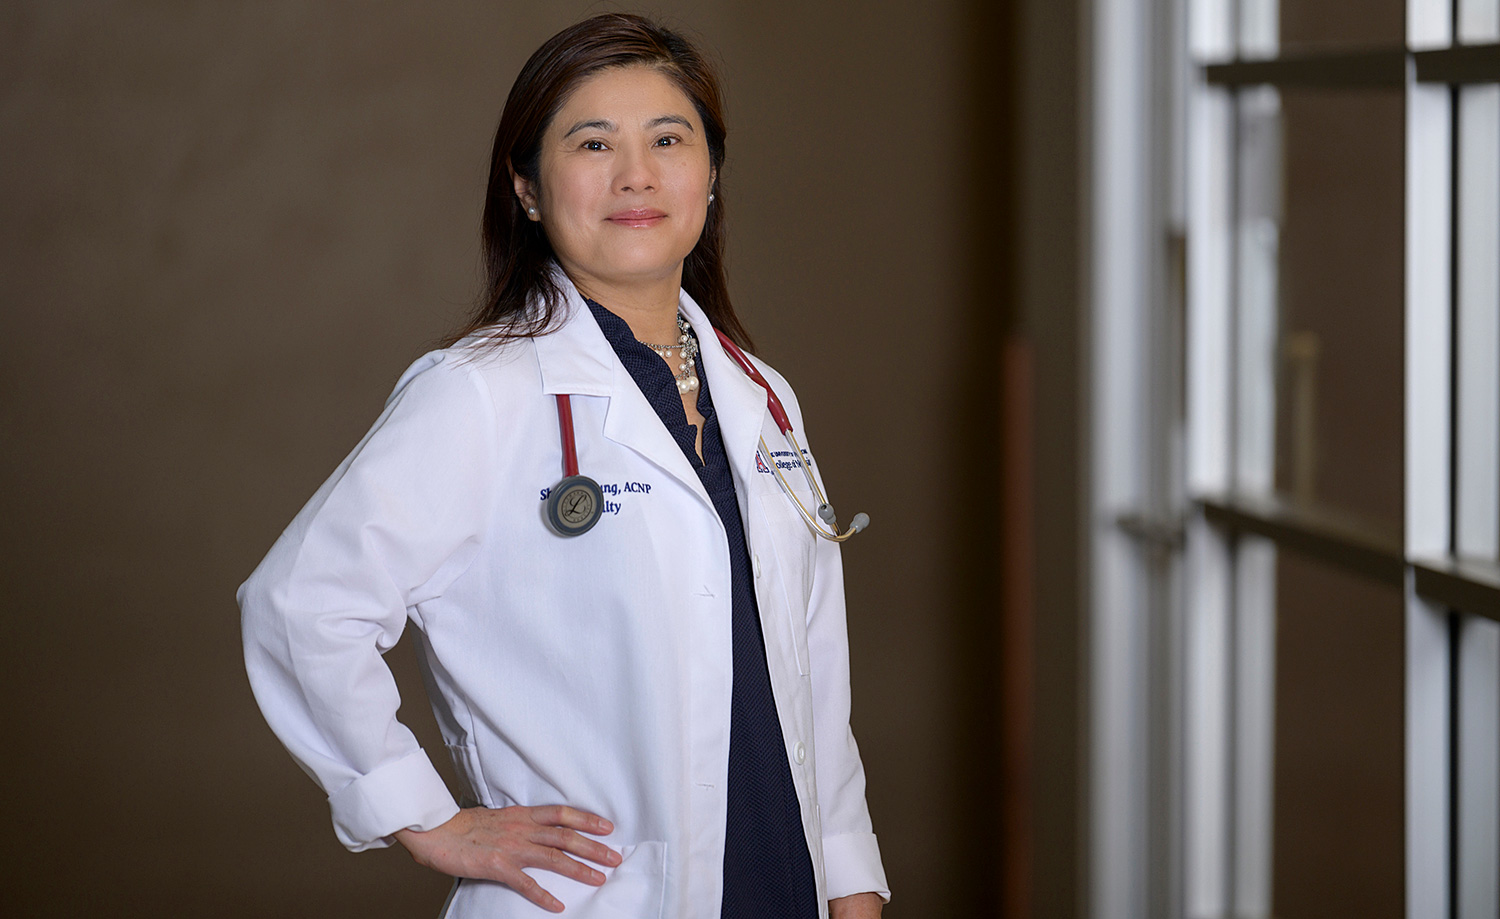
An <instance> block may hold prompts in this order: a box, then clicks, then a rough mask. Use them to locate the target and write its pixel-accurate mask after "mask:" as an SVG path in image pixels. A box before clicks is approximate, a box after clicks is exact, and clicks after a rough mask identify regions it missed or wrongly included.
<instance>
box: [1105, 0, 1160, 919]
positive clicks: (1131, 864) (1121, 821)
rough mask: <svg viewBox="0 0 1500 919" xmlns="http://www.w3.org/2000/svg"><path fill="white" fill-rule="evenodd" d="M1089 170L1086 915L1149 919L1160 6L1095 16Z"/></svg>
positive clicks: (1123, 7) (1129, 3)
mask: <svg viewBox="0 0 1500 919" xmlns="http://www.w3.org/2000/svg"><path fill="white" fill-rule="evenodd" d="M1093 12H1094V21H1093V34H1092V37H1091V45H1092V47H1093V50H1094V54H1093V61H1094V71H1093V86H1092V88H1093V92H1092V96H1093V99H1092V105H1091V108H1092V114H1091V118H1092V121H1091V126H1092V132H1093V137H1092V143H1091V147H1092V150H1093V151H1094V154H1093V162H1092V164H1091V176H1090V178H1091V185H1092V188H1091V190H1090V194H1091V198H1092V201H1091V204H1092V218H1093V220H1092V227H1091V236H1092V238H1091V240H1090V244H1091V248H1092V253H1091V257H1092V265H1091V271H1090V275H1091V283H1092V286H1093V290H1092V295H1091V307H1092V309H1091V313H1092V318H1093V329H1092V336H1091V337H1092V340H1093V342H1094V348H1095V350H1094V353H1093V355H1092V365H1093V367H1094V369H1095V373H1094V375H1093V390H1092V403H1093V411H1092V412H1091V413H1090V414H1091V417H1092V419H1093V424H1094V428H1093V437H1092V448H1091V449H1092V454H1093V455H1092V468H1091V480H1092V485H1093V488H1092V496H1091V497H1092V502H1093V514H1092V519H1094V520H1095V521H1099V523H1098V524H1097V525H1096V526H1095V528H1094V538H1093V547H1092V549H1093V558H1092V570H1093V572H1094V581H1093V600H1092V615H1091V618H1092V622H1091V625H1090V629H1091V640H1090V645H1091V648H1092V652H1091V653H1092V660H1091V662H1090V668H1091V678H1090V715H1091V717H1090V722H1091V725H1092V729H1091V730H1092V738H1091V740H1092V743H1091V744H1090V765H1089V771H1090V782H1089V784H1090V795H1089V796H1090V802H1089V807H1090V820H1089V824H1090V834H1091V835H1090V841H1089V843H1090V844H1089V863H1090V873H1091V881H1090V884H1089V897H1090V901H1091V902H1090V905H1089V913H1090V914H1091V915H1092V916H1093V917H1095V919H1146V916H1147V900H1148V897H1149V891H1148V867H1149V859H1150V851H1149V845H1150V835H1149V826H1150V820H1149V816H1150V813H1149V806H1148V802H1149V801H1150V774H1149V769H1150V750H1149V741H1148V738H1149V737H1150V733H1149V732H1150V721H1151V719H1150V708H1149V688H1150V682H1149V674H1148V672H1147V669H1148V663H1149V659H1150V621H1151V607H1150V599H1151V597H1150V590H1149V577H1148V572H1147V569H1146V565H1145V564H1144V562H1145V553H1144V552H1143V551H1141V548H1140V547H1139V546H1137V545H1134V544H1132V542H1131V540H1130V538H1129V537H1127V536H1126V535H1125V534H1124V533H1122V532H1120V531H1119V530H1118V529H1117V528H1115V527H1114V526H1113V525H1112V523H1111V522H1110V521H1112V520H1113V519H1114V517H1115V516H1116V515H1117V514H1118V513H1119V511H1120V509H1122V508H1132V509H1135V508H1145V507H1147V503H1146V502H1147V500H1148V497H1149V496H1148V493H1147V482H1148V475H1147V469H1146V468H1145V466H1146V465H1147V459H1146V455H1145V448H1146V444H1145V443H1144V442H1143V441H1144V439H1145V437H1146V432H1147V430H1148V420H1147V418H1148V416H1147V415H1146V414H1145V412H1144V410H1143V408H1144V405H1145V402H1146V394H1147V386H1146V380H1145V374H1144V371H1145V368H1144V366H1143V365H1144V362H1145V360H1146V357H1147V354H1148V351H1147V348H1148V345H1147V343H1146V341H1145V340H1144V335H1145V331H1146V329H1147V328H1148V324H1147V315H1148V314H1147V308H1148V303H1149V298H1150V296H1151V272H1150V266H1151V246H1152V245H1153V243H1154V240H1153V238H1152V234H1153V228H1152V226H1151V221H1150V215H1151V207H1152V205H1151V197H1150V196H1151V193H1152V164H1151V162H1150V153H1151V143H1152V138H1151V136H1150V132H1151V124H1152V121H1151V116H1152V110H1151V93H1152V80H1151V75H1152V64H1151V56H1150V48H1151V39H1150V34H1149V33H1150V25H1151V0H1122V2H1117V3H1103V4H1097V5H1096V6H1095V7H1094V10H1093Z"/></svg>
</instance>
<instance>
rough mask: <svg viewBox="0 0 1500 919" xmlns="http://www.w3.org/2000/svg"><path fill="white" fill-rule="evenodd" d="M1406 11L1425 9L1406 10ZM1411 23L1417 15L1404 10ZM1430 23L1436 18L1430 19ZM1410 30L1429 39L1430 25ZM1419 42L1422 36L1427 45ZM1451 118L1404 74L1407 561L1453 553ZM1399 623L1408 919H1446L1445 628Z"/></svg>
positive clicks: (1432, 614)
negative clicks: (1403, 690)
mask: <svg viewBox="0 0 1500 919" xmlns="http://www.w3.org/2000/svg"><path fill="white" fill-rule="evenodd" d="M1413 5H1414V6H1424V9H1426V7H1425V5H1424V4H1423V3H1422V0H1414V3H1413ZM1409 12H1411V14H1412V15H1413V16H1415V14H1416V12H1417V11H1416V10H1412V9H1411V8H1410V7H1409ZM1427 12H1428V13H1431V12H1433V11H1432V10H1430V9H1428V10H1427ZM1419 19H1420V17H1418V18H1415V19H1411V20H1409V25H1411V26H1412V28H1413V32H1412V33H1411V34H1413V35H1414V34H1416V31H1415V30H1416V29H1417V27H1418V26H1420V27H1422V28H1423V29H1429V30H1432V29H1435V24H1434V23H1431V22H1425V21H1419ZM1424 34H1425V33H1424ZM1451 145H1452V112H1451V109H1450V101H1449V92H1448V88H1447V87H1446V86H1421V85H1418V84H1417V83H1416V82H1415V72H1414V70H1413V69H1411V68H1410V65H1409V75H1408V85H1407V151H1406V152H1407V156H1406V163H1407V165H1406V174H1407V182H1406V213H1407V225H1406V234H1407V238H1406V259H1407V270H1406V285H1407V289H1406V354H1407V366H1406V410H1405V413H1406V552H1407V555H1408V557H1410V556H1413V555H1422V556H1428V557H1443V556H1445V555H1447V553H1448V552H1449V550H1450V539H1449V536H1450V521H1451V503H1450V502H1451V499H1452V488H1451V483H1452V477H1451V475H1450V457H1451V450H1452V445H1453V440H1452V438H1451V433H1452V432H1451V418H1452V416H1451V348H1450V329H1451V328H1452V309H1453V299H1452V283H1451V252H1452V228H1451V214H1452V212H1451V202H1452V198H1451V191H1452V162H1451V156H1452V147H1451ZM1406 606H1407V617H1406V620H1407V621H1406V634H1407V642H1406V675H1407V686H1406V789H1407V799H1406V814H1407V821H1406V871H1407V884H1406V889H1407V916H1408V917H1409V919H1446V917H1448V916H1449V911H1450V904H1451V902H1452V899H1451V889H1450V886H1449V870H1450V858H1451V857H1452V853H1451V846H1450V838H1449V833H1450V820H1451V817H1450V804H1451V799H1450V781H1449V774H1450V768H1451V756H1452V751H1451V749H1450V741H1451V737H1450V730H1449V715H1450V710H1449V705H1450V703H1451V698H1450V695H1451V694H1450V692H1449V685H1450V658H1449V636H1448V619H1447V612H1446V610H1443V609H1439V608H1436V607H1433V606H1432V605H1431V604H1429V603H1427V602H1426V601H1424V600H1422V599H1421V598H1419V597H1418V596H1417V595H1416V593H1415V591H1414V590H1413V577H1412V575H1411V573H1410V569H1408V576H1407V601H1406Z"/></svg>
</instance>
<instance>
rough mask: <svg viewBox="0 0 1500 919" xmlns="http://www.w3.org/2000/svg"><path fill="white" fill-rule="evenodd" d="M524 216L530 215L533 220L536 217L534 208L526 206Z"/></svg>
mask: <svg viewBox="0 0 1500 919" xmlns="http://www.w3.org/2000/svg"><path fill="white" fill-rule="evenodd" d="M526 216H527V217H530V218H531V219H532V220H535V219H536V208H534V207H528V208H527V209H526Z"/></svg>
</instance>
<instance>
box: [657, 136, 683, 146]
mask: <svg viewBox="0 0 1500 919" xmlns="http://www.w3.org/2000/svg"><path fill="white" fill-rule="evenodd" d="M675 143H678V139H677V138H676V137H673V136H672V135H670V134H668V135H666V136H664V137H658V138H657V139H656V146H658V147H670V146H672V145H673V144H675Z"/></svg>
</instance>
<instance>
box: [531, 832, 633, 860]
mask: <svg viewBox="0 0 1500 919" xmlns="http://www.w3.org/2000/svg"><path fill="white" fill-rule="evenodd" d="M531 839H532V841H533V842H536V843H538V844H540V845H544V846H551V847H552V848H553V849H554V850H562V851H564V852H569V853H572V854H573V855H576V856H578V857H579V858H586V859H588V860H589V861H591V862H598V863H599V864H601V865H608V866H610V867H611V868H613V867H614V866H615V865H618V864H619V863H620V853H618V852H616V851H615V850H614V849H611V848H610V847H609V846H606V845H605V844H604V843H602V842H599V841H598V840H597V839H589V838H588V837H587V836H580V835H578V834H577V833H575V832H573V831H572V830H567V829H563V828H562V827H560V826H544V827H538V828H537V831H536V835H534V836H532V837H531Z"/></svg>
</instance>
